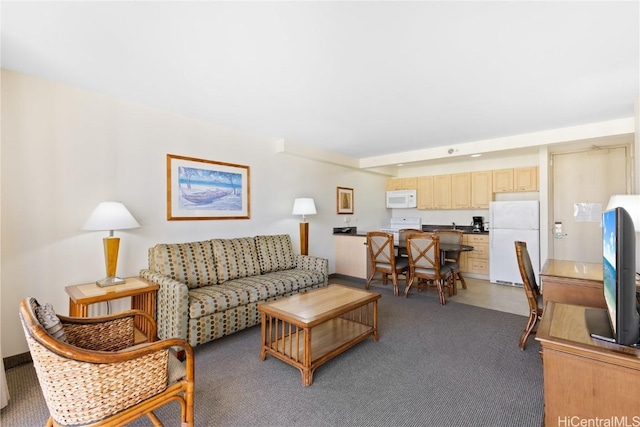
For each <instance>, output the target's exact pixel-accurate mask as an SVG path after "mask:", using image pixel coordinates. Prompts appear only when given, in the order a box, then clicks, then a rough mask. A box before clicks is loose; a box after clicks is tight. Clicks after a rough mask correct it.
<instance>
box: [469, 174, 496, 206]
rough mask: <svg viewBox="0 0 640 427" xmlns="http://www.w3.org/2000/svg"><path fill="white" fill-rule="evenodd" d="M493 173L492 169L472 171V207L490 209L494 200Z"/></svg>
mask: <svg viewBox="0 0 640 427" xmlns="http://www.w3.org/2000/svg"><path fill="white" fill-rule="evenodd" d="M492 178H493V173H492V172H491V171H482V172H471V208H472V209H489V202H490V201H492V200H493V187H492V181H493V180H492Z"/></svg>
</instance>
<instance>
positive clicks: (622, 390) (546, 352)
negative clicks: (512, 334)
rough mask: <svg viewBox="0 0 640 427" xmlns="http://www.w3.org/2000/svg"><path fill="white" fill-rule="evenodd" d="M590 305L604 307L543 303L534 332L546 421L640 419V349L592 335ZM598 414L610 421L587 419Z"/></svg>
mask: <svg viewBox="0 0 640 427" xmlns="http://www.w3.org/2000/svg"><path fill="white" fill-rule="evenodd" d="M587 310H603V309H597V308H589V307H583V306H578V305H571V304H562V303H556V302H553V301H551V302H549V303H547V305H546V306H545V309H544V315H543V316H542V321H541V323H540V327H539V329H538V333H537V337H536V339H537V340H538V341H540V344H541V346H542V365H543V376H544V408H545V409H544V412H545V413H544V425H545V426H548V427H551V426H562V425H564V426H572V425H576V426H578V425H585V426H586V425H621V426H633V425H640V349H635V348H632V347H626V346H621V345H617V344H613V343H607V342H604V341H600V340H597V339H594V338H591V337H590V336H589V331H588V328H587V324H586V320H585V312H586V311H587ZM595 419H600V420H603V419H604V420H609V422H610V424H589V422H591V423H593V422H595V421H593V420H595ZM615 422H617V424H615Z"/></svg>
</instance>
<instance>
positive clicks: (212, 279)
mask: <svg viewBox="0 0 640 427" xmlns="http://www.w3.org/2000/svg"><path fill="white" fill-rule="evenodd" d="M149 264H150V265H149V269H150V270H153V271H156V272H158V273H160V274H162V275H163V276H167V277H170V278H171V279H173V280H177V281H179V282H181V283H184V284H185V285H187V286H188V287H189V288H190V289H194V288H199V287H202V286H208V285H212V284H216V283H218V279H217V275H216V269H215V263H214V259H213V248H212V247H211V241H210V240H207V241H204V242H188V243H168V244H158V245H155V246H154V247H153V248H152V253H151V254H150V256H149Z"/></svg>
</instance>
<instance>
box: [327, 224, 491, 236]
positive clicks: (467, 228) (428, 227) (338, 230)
mask: <svg viewBox="0 0 640 427" xmlns="http://www.w3.org/2000/svg"><path fill="white" fill-rule="evenodd" d="M442 229H451V225H450V224H448V225H437V224H425V225H423V226H422V231H428V232H431V231H434V230H442ZM456 230H460V231H462V232H463V233H464V234H479V235H488V234H489V232H488V231H480V232H478V233H474V232H473V226H471V225H461V226H456ZM333 234H334V235H336V236H359V237H366V235H367V232H366V231H361V232H359V231H358V227H334V228H333Z"/></svg>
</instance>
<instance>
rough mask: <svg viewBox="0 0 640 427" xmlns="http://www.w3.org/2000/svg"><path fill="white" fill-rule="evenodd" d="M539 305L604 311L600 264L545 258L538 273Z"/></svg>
mask: <svg viewBox="0 0 640 427" xmlns="http://www.w3.org/2000/svg"><path fill="white" fill-rule="evenodd" d="M540 283H541V284H542V303H543V306H546V304H547V302H549V301H555V302H562V303H565V304H575V305H584V306H587V307H598V308H606V305H605V302H604V291H603V286H604V285H603V282H602V263H593V262H578V261H564V260H557V259H548V260H547V261H546V262H545V263H544V266H543V267H542V271H541V272H540Z"/></svg>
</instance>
